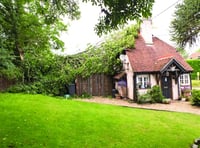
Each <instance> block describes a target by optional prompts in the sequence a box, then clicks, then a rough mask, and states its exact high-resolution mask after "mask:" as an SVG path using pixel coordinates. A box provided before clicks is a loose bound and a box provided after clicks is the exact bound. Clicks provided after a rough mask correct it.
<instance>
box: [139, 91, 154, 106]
mask: <svg viewBox="0 0 200 148" xmlns="http://www.w3.org/2000/svg"><path fill="white" fill-rule="evenodd" d="M137 103H139V104H144V103H152V99H151V96H150V95H149V93H146V94H143V95H139V97H138V100H137Z"/></svg>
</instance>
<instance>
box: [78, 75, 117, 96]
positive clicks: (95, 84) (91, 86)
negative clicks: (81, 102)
mask: <svg viewBox="0 0 200 148" xmlns="http://www.w3.org/2000/svg"><path fill="white" fill-rule="evenodd" d="M112 89H113V79H112V77H111V76H108V75H105V74H94V75H92V76H90V77H88V78H82V77H78V78H77V79H76V94H77V95H78V96H81V95H82V94H84V93H87V94H89V95H92V96H109V95H112Z"/></svg>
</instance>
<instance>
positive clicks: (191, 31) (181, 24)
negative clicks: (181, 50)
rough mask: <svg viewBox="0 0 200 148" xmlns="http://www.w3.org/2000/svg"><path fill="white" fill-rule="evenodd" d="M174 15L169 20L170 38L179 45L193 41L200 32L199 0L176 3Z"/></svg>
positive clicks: (182, 45) (185, 0)
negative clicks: (171, 19) (170, 20)
mask: <svg viewBox="0 0 200 148" xmlns="http://www.w3.org/2000/svg"><path fill="white" fill-rule="evenodd" d="M174 16H175V18H174V20H173V21H172V22H171V34H172V40H173V41H175V42H176V43H177V44H178V45H180V46H181V47H184V46H185V45H186V44H187V43H189V44H190V45H192V44H193V43H195V42H196V41H197V38H198V37H199V32H200V21H199V20H200V1H199V0H193V1H191V0H184V1H183V3H180V4H178V5H177V7H176V11H175V14H174Z"/></svg>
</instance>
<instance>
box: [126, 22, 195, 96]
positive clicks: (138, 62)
mask: <svg viewBox="0 0 200 148" xmlns="http://www.w3.org/2000/svg"><path fill="white" fill-rule="evenodd" d="M125 54H126V55H125V60H124V67H125V68H124V69H125V72H126V77H127V97H128V98H130V99H136V97H137V94H144V93H146V92H147V90H148V89H149V88H151V87H153V86H154V85H159V86H160V87H161V90H162V93H163V95H164V96H165V97H166V98H171V99H178V98H179V97H180V96H181V94H182V91H183V90H185V89H191V79H190V73H191V72H192V68H191V66H190V65H189V64H187V63H186V62H185V60H184V59H183V58H182V57H181V55H180V54H179V53H178V52H177V50H176V49H175V48H174V47H172V46H170V45H169V44H167V43H166V42H164V41H162V40H160V39H159V38H157V37H154V36H152V34H151V21H149V20H145V21H144V22H143V24H142V25H141V30H140V33H139V35H138V38H137V39H136V41H135V48H134V49H126V52H125Z"/></svg>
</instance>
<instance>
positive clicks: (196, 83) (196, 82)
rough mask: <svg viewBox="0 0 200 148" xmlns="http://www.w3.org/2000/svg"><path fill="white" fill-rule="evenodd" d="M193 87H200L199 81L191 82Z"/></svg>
mask: <svg viewBox="0 0 200 148" xmlns="http://www.w3.org/2000/svg"><path fill="white" fill-rule="evenodd" d="M192 86H193V87H200V80H192Z"/></svg>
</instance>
